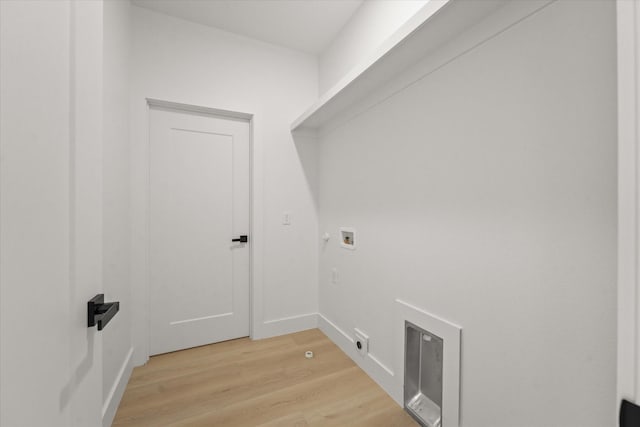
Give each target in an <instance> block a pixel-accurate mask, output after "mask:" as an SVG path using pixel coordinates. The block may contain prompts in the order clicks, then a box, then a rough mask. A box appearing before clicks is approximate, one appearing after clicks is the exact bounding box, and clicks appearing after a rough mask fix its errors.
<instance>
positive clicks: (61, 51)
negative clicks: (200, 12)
mask: <svg viewBox="0 0 640 427" xmlns="http://www.w3.org/2000/svg"><path fill="white" fill-rule="evenodd" d="M0 43H1V45H0V67H1V68H0V90H1V92H2V97H1V100H0V103H1V104H0V111H1V114H0V129H1V130H0V132H1V133H0V140H1V145H0V156H1V157H2V163H1V164H0V183H1V184H0V265H1V266H2V268H1V270H0V328H1V329H0V340H1V341H0V378H1V379H2V380H1V381H0V406H1V408H0V425H2V426H7V427H22V426H25V427H30V426H45V425H46V426H54V427H67V426H92V427H93V426H98V425H100V422H101V421H100V409H101V405H102V394H101V392H100V391H101V389H102V336H101V334H100V333H98V332H97V330H96V329H95V328H92V329H87V301H88V300H89V299H90V298H92V297H93V296H94V295H95V294H97V293H99V291H100V290H101V288H102V271H101V270H102V265H101V264H102V262H101V261H102V2H100V1H95V2H85V1H56V2H48V1H33V2H24V1H2V2H0Z"/></svg>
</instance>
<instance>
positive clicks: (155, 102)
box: [143, 98, 262, 360]
mask: <svg viewBox="0 0 640 427" xmlns="http://www.w3.org/2000/svg"><path fill="white" fill-rule="evenodd" d="M145 99H146V103H147V111H146V113H147V137H146V152H147V155H146V156H145V162H146V164H145V169H146V170H147V172H148V171H149V166H150V165H149V153H150V148H151V137H150V134H149V131H148V129H149V127H148V124H149V123H150V118H151V116H150V113H151V109H152V108H164V109H170V110H174V111H178V112H187V113H198V114H204V115H207V116H211V117H217V118H223V119H236V120H243V121H246V122H247V123H248V125H249V159H248V160H249V230H248V233H249V239H250V244H249V337H250V338H251V339H253V338H254V335H255V327H254V322H255V320H256V319H258V316H257V313H256V308H257V307H259V304H258V303H257V298H256V295H255V294H256V293H255V278H256V275H255V271H256V270H257V269H256V268H254V266H256V265H257V263H258V261H259V260H260V256H259V254H260V253H261V252H260V251H256V244H255V242H256V241H258V242H260V241H261V237H262V233H261V231H262V229H261V224H260V223H258V222H257V216H256V215H255V214H254V212H255V211H256V207H257V205H260V203H261V198H260V197H256V185H254V183H255V182H256V181H255V176H256V174H255V170H254V165H255V161H254V156H255V149H254V115H253V114H250V113H243V112H239V111H230V110H222V109H219V108H212V107H205V106H200V105H193V104H184V103H179V102H172V101H165V100H161V99H155V98H145ZM145 181H146V182H145V188H144V191H145V194H146V215H145V222H146V224H145V228H146V230H145V232H146V233H145V234H146V241H145V252H146V260H147V262H146V263H145V267H144V268H145V271H144V283H143V288H144V289H143V292H144V304H145V307H144V311H145V316H144V317H143V318H145V319H146V337H145V338H146V339H145V343H146V349H145V350H146V354H145V360H148V359H149V348H150V334H149V331H150V327H151V316H150V313H151V304H150V300H151V298H150V296H151V295H150V288H151V281H150V275H151V269H150V265H149V262H148V260H149V251H150V247H149V237H150V214H151V209H150V205H149V202H150V199H149V192H150V189H151V176H150V174H149V173H147V174H146V180H145ZM260 207H261V206H260ZM258 211H260V209H258Z"/></svg>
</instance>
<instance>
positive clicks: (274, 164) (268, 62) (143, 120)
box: [131, 7, 318, 364]
mask: <svg viewBox="0 0 640 427" xmlns="http://www.w3.org/2000/svg"><path fill="white" fill-rule="evenodd" d="M132 16H133V47H132V49H133V50H132V67H133V68H132V85H131V90H132V95H131V120H132V121H131V124H132V131H131V143H132V164H131V166H132V204H131V208H132V215H133V217H132V221H133V222H132V227H133V228H132V242H133V246H132V251H133V252H132V282H131V283H132V286H133V287H132V292H133V298H134V299H133V306H134V307H136V309H135V313H134V317H133V320H134V327H135V329H134V342H135V344H136V363H137V364H139V363H143V362H144V361H145V360H146V354H147V344H148V342H147V331H146V327H147V326H146V325H147V323H146V313H144V311H143V310H144V308H145V307H146V306H147V301H148V296H147V294H146V290H147V276H146V272H147V261H148V260H147V256H146V241H147V234H146V233H147V228H146V224H147V203H146V201H147V194H146V186H147V179H146V177H147V176H148V175H147V171H148V164H147V158H148V157H147V148H148V147H147V126H148V118H147V105H146V101H145V98H147V97H148V98H155V99H161V100H165V101H173V102H181V103H186V104H193V105H199V106H205V107H212V108H218V109H224V110H231V111H238V112H244V113H251V114H254V121H253V139H254V140H253V144H254V154H253V159H252V161H253V169H254V176H253V187H254V188H253V191H254V194H253V204H254V206H253V214H254V220H253V225H254V227H255V230H253V235H252V236H251V237H252V244H253V251H254V252H253V254H254V272H253V273H254V276H253V281H254V289H253V291H254V293H253V298H254V314H255V316H254V319H253V334H254V337H255V338H260V337H264V336H269V335H273V334H278V333H285V332H288V331H290V330H298V329H304V328H308V327H314V326H315V324H316V323H315V322H316V316H315V314H313V313H315V312H316V311H317V262H318V253H317V245H316V239H315V237H316V233H317V219H316V212H315V206H314V201H313V198H312V194H311V192H310V190H309V186H308V184H307V181H306V178H305V175H304V172H303V169H302V166H301V160H300V156H304V153H302V154H299V153H298V150H299V149H301V148H300V147H296V146H295V145H294V143H293V140H292V137H291V134H290V132H289V125H290V123H291V122H292V121H293V119H294V118H295V117H296V115H297V114H298V113H299V112H300V111H302V110H303V109H304V108H306V106H308V105H309V104H310V103H311V102H312V101H314V100H315V99H316V97H317V62H316V60H315V58H314V57H312V56H310V55H306V54H302V53H298V52H295V51H291V50H288V49H284V48H281V47H276V46H273V45H269V44H266V43H262V42H258V41H254V40H251V39H248V38H244V37H241V36H237V35H234V34H231V33H227V32H224V31H221V30H217V29H214V28H210V27H205V26H202V25H198V24H193V23H190V22H187V21H183V20H180V19H176V18H172V17H169V16H166V15H162V14H159V13H156V12H151V11H148V10H146V9H142V8H138V7H132ZM301 150H304V149H303V148H302V149H301ZM283 211H290V212H291V213H292V217H293V223H292V225H290V226H283V225H281V215H282V212H283ZM298 316H300V317H298ZM289 317H293V319H287V318H289ZM139 349H140V350H141V351H140V352H138V350H139Z"/></svg>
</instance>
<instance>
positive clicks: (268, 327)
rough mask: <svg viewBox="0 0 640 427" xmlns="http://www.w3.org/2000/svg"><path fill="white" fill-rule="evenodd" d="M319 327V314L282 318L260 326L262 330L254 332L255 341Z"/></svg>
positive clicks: (268, 321)
mask: <svg viewBox="0 0 640 427" xmlns="http://www.w3.org/2000/svg"><path fill="white" fill-rule="evenodd" d="M317 327H318V314H317V313H307V314H301V315H298V316H291V317H282V318H280V319H274V320H267V321H265V322H263V323H262V325H260V329H259V330H257V331H254V333H253V337H252V338H253V339H263V338H271V337H277V336H279V335H285V334H291V333H294V332H300V331H306V330H307V329H314V328H317Z"/></svg>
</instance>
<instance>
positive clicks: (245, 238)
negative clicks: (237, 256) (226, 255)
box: [231, 234, 249, 243]
mask: <svg viewBox="0 0 640 427" xmlns="http://www.w3.org/2000/svg"><path fill="white" fill-rule="evenodd" d="M231 241H232V242H240V243H247V242H248V241H249V237H248V236H245V235H244V234H243V235H242V236H240V238H238V239H231Z"/></svg>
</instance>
